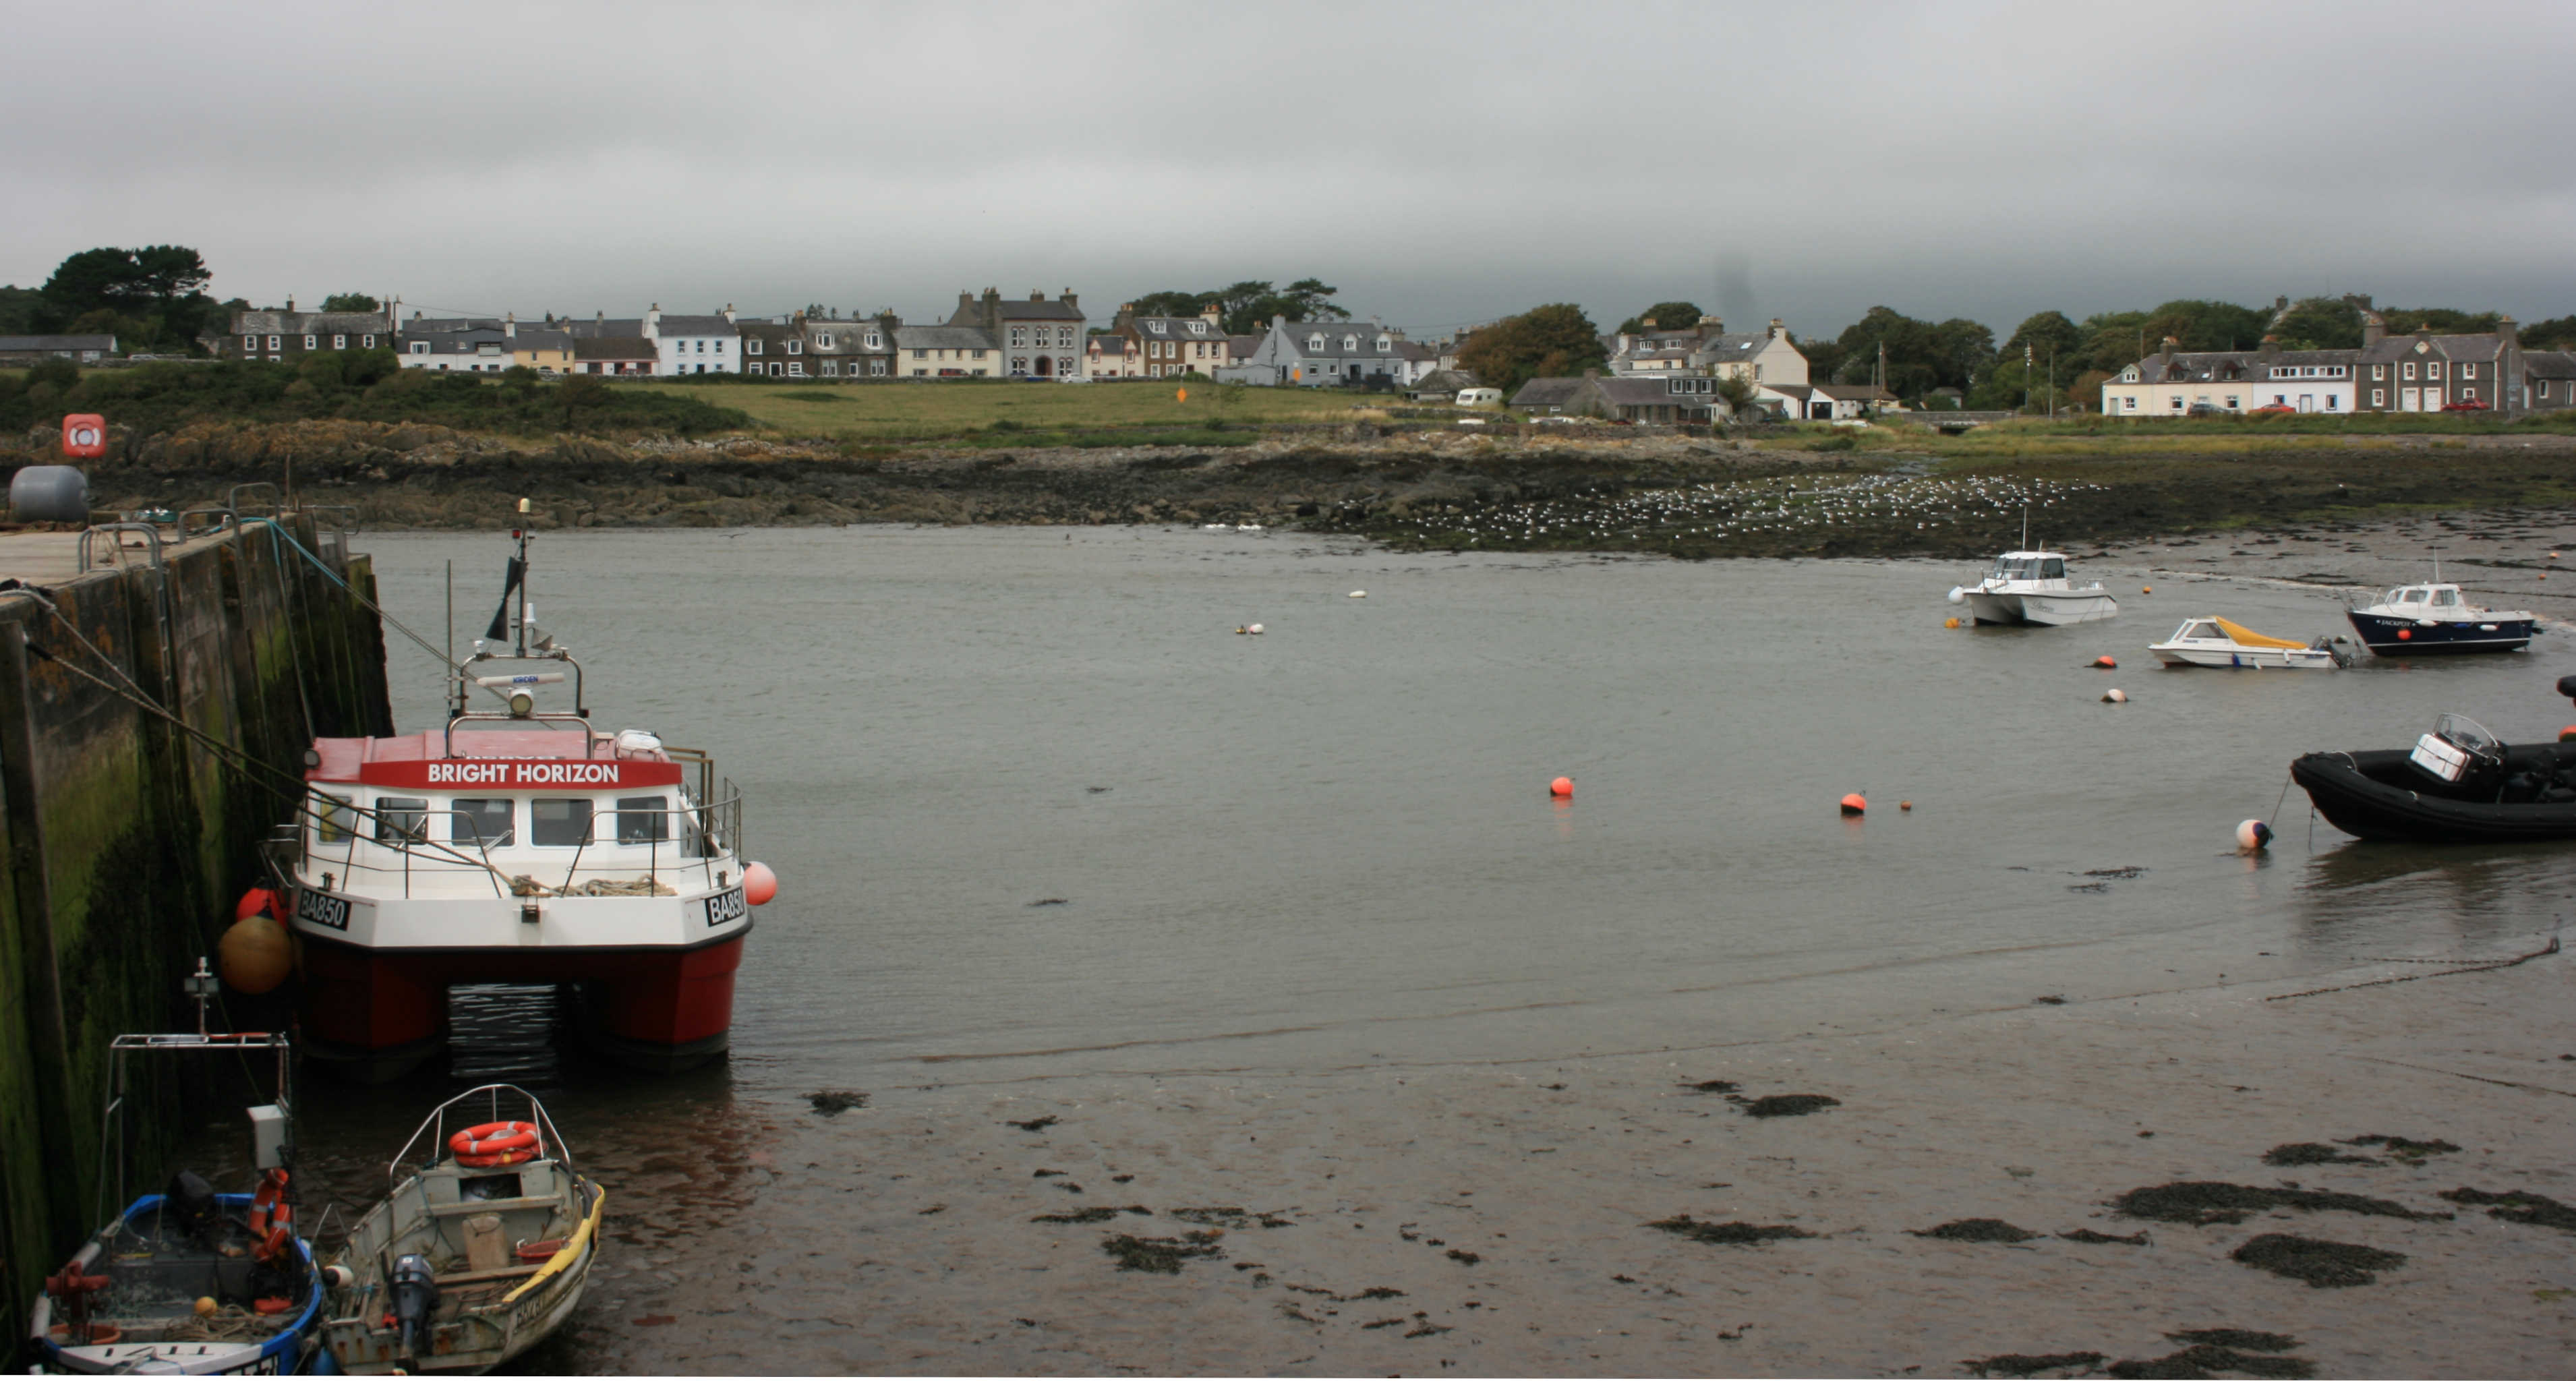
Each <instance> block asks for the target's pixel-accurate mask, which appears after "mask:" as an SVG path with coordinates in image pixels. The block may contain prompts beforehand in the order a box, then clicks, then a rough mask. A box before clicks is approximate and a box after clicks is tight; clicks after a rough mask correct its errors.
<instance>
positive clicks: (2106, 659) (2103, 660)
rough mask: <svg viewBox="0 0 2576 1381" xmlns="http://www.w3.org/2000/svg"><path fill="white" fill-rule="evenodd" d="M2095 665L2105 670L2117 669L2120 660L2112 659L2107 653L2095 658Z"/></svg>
mask: <svg viewBox="0 0 2576 1381" xmlns="http://www.w3.org/2000/svg"><path fill="white" fill-rule="evenodd" d="M2093 665H2095V666H2097V667H2100V668H2102V669H2103V670H2104V671H2116V670H2118V669H2119V666H2120V664H2119V663H2118V662H2115V661H2112V660H2111V658H2110V656H2109V654H2107V653H2106V654H2104V655H2103V656H2100V657H2096V658H2094V659H2093Z"/></svg>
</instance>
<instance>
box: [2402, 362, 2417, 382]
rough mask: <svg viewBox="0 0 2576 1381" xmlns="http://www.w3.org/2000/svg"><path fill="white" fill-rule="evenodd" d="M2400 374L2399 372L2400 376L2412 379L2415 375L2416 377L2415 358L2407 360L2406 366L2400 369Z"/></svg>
mask: <svg viewBox="0 0 2576 1381" xmlns="http://www.w3.org/2000/svg"><path fill="white" fill-rule="evenodd" d="M2398 374H2399V376H2400V377H2401V378H2407V379H2412V378H2414V377H2415V362H2414V361H2413V360H2408V361H2407V362H2406V364H2405V367H2404V368H2402V369H2400V370H2399V371H2398Z"/></svg>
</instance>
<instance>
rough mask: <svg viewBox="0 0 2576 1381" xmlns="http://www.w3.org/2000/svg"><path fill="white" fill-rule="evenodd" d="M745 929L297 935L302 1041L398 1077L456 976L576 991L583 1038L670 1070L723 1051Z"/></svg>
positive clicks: (426, 1054) (327, 1062) (365, 1078)
mask: <svg viewBox="0 0 2576 1381" xmlns="http://www.w3.org/2000/svg"><path fill="white" fill-rule="evenodd" d="M749 934H750V931H749V929H748V928H745V929H742V930H737V931H734V932H733V933H732V934H730V935H728V936H726V937H725V938H723V939H721V940H718V941H715V942H713V943H711V944H706V945H701V946H697V947H695V948H686V949H684V948H679V947H676V946H653V947H631V948H598V949H593V948H537V947H530V948H527V949H523V950H490V949H455V950H429V949H373V948H368V947H365V946H360V945H350V944H343V943H340V942H337V941H332V940H326V939H322V938H320V937H318V936H315V935H312V934H310V933H309V932H308V933H305V934H303V936H302V939H303V941H304V966H305V984H304V993H305V998H304V1012H303V1018H304V1030H303V1035H304V1049H305V1053H306V1055H307V1056H308V1057H309V1058H311V1059H313V1060H315V1061H316V1062H318V1063H319V1064H320V1065H321V1066H322V1067H324V1068H326V1069H329V1070H331V1071H332V1072H333V1073H336V1074H339V1075H341V1076H342V1077H344V1078H347V1079H351V1080H354V1081H356V1082H361V1083H385V1082H390V1081H391V1080H394V1079H398V1078H401V1077H402V1076H403V1075H404V1074H407V1073H409V1072H410V1071H412V1070H414V1069H417V1068H419V1067H420V1065H421V1064H422V1063H423V1062H424V1061H426V1060H428V1059H430V1058H431V1057H433V1056H435V1055H436V1054H437V1053H438V1052H439V1049H440V1048H441V1047H442V1046H444V1045H445V1044H446V1041H447V989H448V988H449V987H450V986H451V985H453V984H458V983H556V984H566V985H571V986H573V987H574V988H575V989H576V991H577V993H578V995H579V998H580V1012H581V1014H582V1018H583V1020H582V1022H581V1029H582V1032H583V1034H584V1036H585V1037H587V1038H588V1040H589V1044H591V1045H592V1046H593V1047H594V1048H595V1049H597V1050H599V1051H600V1052H601V1053H603V1054H605V1055H607V1056H609V1057H610V1058H612V1059H615V1060H617V1061H619V1062H621V1063H625V1064H631V1065H635V1066H637V1067H640V1068H644V1069H649V1070H655V1071H660V1072H673V1071H677V1070H682V1069H687V1068H689V1067H691V1066H694V1065H700V1064H704V1063H706V1062H707V1061H709V1060H713V1059H717V1058H719V1057H721V1056H722V1055H723V1054H724V1053H725V1051H726V1049H727V1047H728V1045H729V1033H730V1031H731V1029H732V1026H733V993H734V974H735V971H736V970H737V969H739V968H741V966H742V945H743V939H744V937H745V936H747V935H749Z"/></svg>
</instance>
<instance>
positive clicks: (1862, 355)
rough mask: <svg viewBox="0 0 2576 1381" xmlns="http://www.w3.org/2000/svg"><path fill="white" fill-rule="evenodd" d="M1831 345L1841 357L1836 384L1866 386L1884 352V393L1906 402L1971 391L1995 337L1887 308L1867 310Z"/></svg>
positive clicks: (1958, 321) (1958, 320)
mask: <svg viewBox="0 0 2576 1381" xmlns="http://www.w3.org/2000/svg"><path fill="white" fill-rule="evenodd" d="M1836 344H1837V345H1838V346H1840V348H1841V352H1842V358H1841V364H1840V366H1839V367H1838V369H1837V370H1836V373H1835V378H1836V379H1837V381H1839V382H1843V383H1865V382H1867V381H1868V379H1869V377H1870V375H1871V374H1872V373H1873V372H1874V371H1875V370H1876V369H1877V366H1878V359H1879V351H1880V350H1881V349H1882V348H1884V349H1885V350H1886V352H1887V389H1888V391H1889V392H1890V393H1893V394H1895V395H1896V396H1897V397H1899V398H1904V399H1909V400H1910V399H1916V398H1920V397H1922V396H1923V395H1924V394H1926V393H1928V392H1930V391H1931V390H1933V389H1936V388H1955V389H1958V390H1960V391H1962V392H1965V391H1967V390H1968V389H1969V388H1971V387H1973V386H1974V385H1975V383H1976V381H1977V379H1978V377H1979V376H1980V375H1981V374H1983V373H1984V372H1985V371H1986V369H1987V368H1988V367H1990V366H1991V365H1992V364H1993V363H1994V354H1995V333H1994V332H1993V331H1992V330H1991V329H1989V328H1987V327H1985V326H1983V325H1980V324H1979V323H1977V322H1973V321H1970V320H1968V319H1966V318H1964V317H1952V318H1951V319H1949V320H1948V321H1942V322H1930V321H1917V320H1915V319H1914V318H1912V317H1910V316H1907V315H1905V314H1904V313H1903V312H1900V311H1897V310H1896V309H1895V308H1893V307H1872V308H1870V309H1869V312H1868V314H1867V315H1865V316H1863V317H1862V318H1861V319H1860V320H1858V321H1856V322H1853V323H1852V324H1851V325H1850V326H1848V327H1845V328H1844V330H1843V333H1842V335H1841V337H1840V338H1839V339H1838V340H1837V341H1836ZM1811 373H1812V370H1811Z"/></svg>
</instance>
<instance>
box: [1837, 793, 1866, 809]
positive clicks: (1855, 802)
mask: <svg viewBox="0 0 2576 1381" xmlns="http://www.w3.org/2000/svg"><path fill="white" fill-rule="evenodd" d="M1868 809H1869V798H1868V797H1866V796H1863V795H1861V794H1860V793H1859V792H1857V791H1855V792H1853V793H1852V794H1850V795H1848V796H1845V797H1844V798H1843V814H1845V815H1858V814H1860V813H1861V812H1863V811H1866V810H1868Z"/></svg>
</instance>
